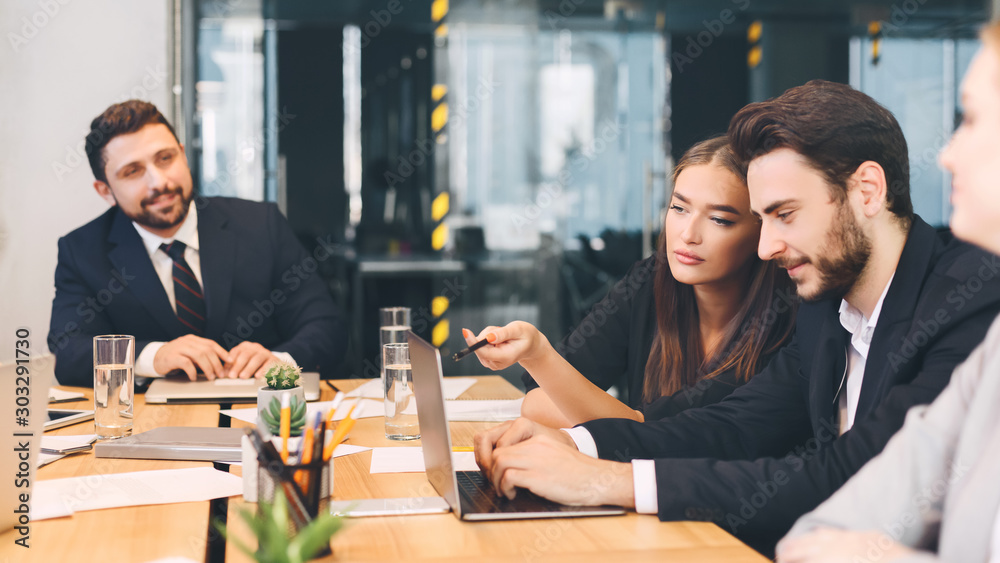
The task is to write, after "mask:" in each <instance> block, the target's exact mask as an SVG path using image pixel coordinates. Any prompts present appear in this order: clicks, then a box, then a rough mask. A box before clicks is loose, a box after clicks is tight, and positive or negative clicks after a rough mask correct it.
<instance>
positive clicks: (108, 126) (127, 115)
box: [84, 100, 180, 182]
mask: <svg viewBox="0 0 1000 563" xmlns="http://www.w3.org/2000/svg"><path fill="white" fill-rule="evenodd" d="M154 123H162V124H164V125H166V126H167V129H169V130H170V134H171V135H173V136H174V139H177V133H175V132H174V128H173V127H171V126H170V123H169V122H168V121H167V118H166V117H163V114H162V113H160V110H158V109H156V106H154V105H153V104H151V103H149V102H144V101H142V100H128V101H126V102H122V103H120V104H114V105H112V106H110V107H108V109H106V110H104V113H102V114H101V115H98V116H97V117H95V118H94V120H93V121H91V122H90V133H88V134H87V138H86V142H85V143H84V150H85V151H86V153H87V160H88V161H89V162H90V170H91V171H92V172H93V173H94V178H96V179H97V180H98V181H101V182H107V181H108V177H107V175H105V173H104V166H105V165H106V164H107V163H108V159H107V158H106V157H105V155H104V147H106V146H107V145H108V143H110V142H111V139H114V138H115V137H117V136H118V135H125V134H126V133H135V132H136V131H138V130H139V129H142V128H143V127H145V126H147V125H151V124H154ZM177 142H178V143H179V142H180V140H178V141H177Z"/></svg>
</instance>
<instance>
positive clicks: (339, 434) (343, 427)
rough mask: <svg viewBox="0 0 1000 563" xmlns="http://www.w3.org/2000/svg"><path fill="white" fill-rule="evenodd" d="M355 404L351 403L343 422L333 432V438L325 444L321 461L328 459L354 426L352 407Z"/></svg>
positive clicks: (354, 419)
mask: <svg viewBox="0 0 1000 563" xmlns="http://www.w3.org/2000/svg"><path fill="white" fill-rule="evenodd" d="M357 406H358V405H357V403H355V404H354V405H352V406H351V410H349V411H347V416H346V417H344V420H343V422H342V423H341V424H340V425H338V426H337V431H336V432H334V433H333V439H332V440H330V443H329V444H327V445H326V449H324V450H323V461H328V460H329V459H330V457H332V456H333V450H335V449H337V446H338V445H339V444H340V443H341V442H343V441H344V438H345V437H346V436H347V434H348V433H349V432H350V431H351V428H353V427H354V422H355V421H356V420H357V419H356V418H354V409H355V408H356V407H357Z"/></svg>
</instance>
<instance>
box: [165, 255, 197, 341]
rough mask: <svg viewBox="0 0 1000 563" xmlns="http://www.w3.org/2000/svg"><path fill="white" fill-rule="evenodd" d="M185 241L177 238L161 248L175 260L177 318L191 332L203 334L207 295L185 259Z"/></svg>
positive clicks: (174, 276)
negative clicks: (202, 290) (205, 295)
mask: <svg viewBox="0 0 1000 563" xmlns="http://www.w3.org/2000/svg"><path fill="white" fill-rule="evenodd" d="M185 248H187V245H185V244H184V243H183V242H180V241H177V240H175V241H174V242H172V243H170V244H161V245H160V250H162V251H164V252H166V253H167V255H168V256H170V258H171V259H172V260H173V261H174V271H173V278H174V300H175V301H176V302H177V307H176V308H177V320H179V321H180V322H181V323H182V324H183V325H184V326H186V327H188V328H189V329H191V330H190V332H192V333H194V334H196V335H198V336H203V335H204V334H205V297H204V296H203V295H202V293H201V285H199V284H198V278H196V277H194V272H192V271H191V267H190V266H188V263H187V261H186V260H184V249H185Z"/></svg>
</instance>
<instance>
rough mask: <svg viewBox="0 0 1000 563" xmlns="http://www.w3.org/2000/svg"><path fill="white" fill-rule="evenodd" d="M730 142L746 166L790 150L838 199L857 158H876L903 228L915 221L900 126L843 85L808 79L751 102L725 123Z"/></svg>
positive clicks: (869, 100)
mask: <svg viewBox="0 0 1000 563" xmlns="http://www.w3.org/2000/svg"><path fill="white" fill-rule="evenodd" d="M729 142H730V144H731V145H732V148H733V152H735V153H736V156H737V158H739V159H740V160H741V161H742V162H743V166H744V168H745V167H746V166H747V165H749V163H750V161H751V160H753V159H754V158H757V157H760V156H764V155H766V154H768V153H769V152H771V151H774V150H777V149H782V148H789V149H792V150H793V151H795V152H796V153H798V154H800V155H802V156H803V157H804V158H805V160H806V162H808V164H809V166H811V167H812V168H813V169H815V170H816V171H817V172H819V173H820V174H822V175H823V176H824V177H825V178H826V181H827V183H829V184H830V187H831V190H830V191H831V196H832V197H833V199H834V200H835V201H837V202H838V203H842V202H843V201H845V200H846V198H847V179H848V178H849V177H850V176H851V175H852V174H854V172H856V171H857V169H858V167H859V166H861V163H863V162H865V161H869V160H870V161H873V162H877V163H878V164H879V165H881V166H882V169H883V170H885V181H886V186H887V190H886V192H887V193H886V200H887V202H888V207H889V211H891V212H892V213H893V214H894V215H895V216H896V217H897V218H898V219H899V221H900V223H901V224H902V225H903V227H904V228H909V226H910V224H911V222H912V221H913V203H912V202H911V201H910V164H909V156H908V153H907V148H906V139H905V138H904V137H903V131H902V129H900V127H899V123H898V122H896V118H895V117H893V115H892V113H891V112H890V111H889V110H887V109H885V108H884V107H882V106H881V105H880V104H879V103H878V102H876V101H875V100H873V99H872V98H871V97H869V96H867V95H866V94H863V93H861V92H858V91H857V90H855V89H854V88H851V87H850V86H847V85H846V84H838V83H836V82H828V81H826V80H812V81H810V82H807V83H806V84H804V85H802V86H797V87H795V88H791V89H789V90H787V91H785V93H784V94H782V95H780V96H778V97H777V98H772V99H770V100H767V101H766V102H758V103H754V104H750V105H748V106H746V107H744V108H743V109H741V110H740V111H739V112H737V113H736V115H734V116H733V119H732V121H730V122H729Z"/></svg>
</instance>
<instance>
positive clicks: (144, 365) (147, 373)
mask: <svg viewBox="0 0 1000 563" xmlns="http://www.w3.org/2000/svg"><path fill="white" fill-rule="evenodd" d="M164 344H166V342H150V343H149V344H146V347H145V348H143V349H142V352H139V357H138V358H136V359H135V374H136V375H141V376H143V377H163V375H164V374H162V373H156V370H155V369H154V368H153V358H155V357H156V353H157V352H159V351H160V348H163V345H164Z"/></svg>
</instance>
